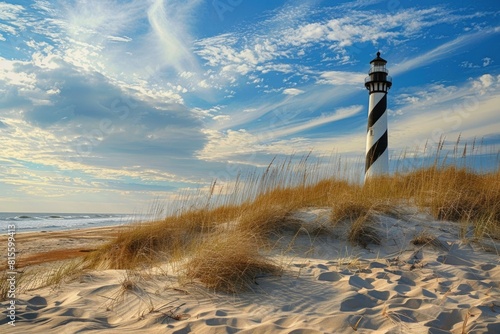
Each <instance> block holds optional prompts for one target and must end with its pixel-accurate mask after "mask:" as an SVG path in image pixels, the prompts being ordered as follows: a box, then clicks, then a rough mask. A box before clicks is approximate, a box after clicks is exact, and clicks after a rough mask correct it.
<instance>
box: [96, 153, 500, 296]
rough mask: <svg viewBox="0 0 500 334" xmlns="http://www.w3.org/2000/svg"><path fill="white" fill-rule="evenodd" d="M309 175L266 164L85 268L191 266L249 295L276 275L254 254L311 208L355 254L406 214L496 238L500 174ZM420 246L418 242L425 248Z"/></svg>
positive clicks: (190, 275) (210, 283) (138, 230)
mask: <svg viewBox="0 0 500 334" xmlns="http://www.w3.org/2000/svg"><path fill="white" fill-rule="evenodd" d="M311 171H314V169H313V168H308V166H307V163H306V160H302V161H301V162H300V163H299V164H298V166H293V165H292V164H291V163H290V161H287V162H284V163H283V164H281V165H278V166H274V167H273V165H272V164H271V165H270V166H269V167H268V169H267V170H266V173H265V174H264V175H262V176H260V177H257V176H256V175H252V176H251V177H250V182H246V183H245V184H244V185H243V183H244V182H243V181H242V179H239V180H238V182H239V184H237V185H236V186H235V187H234V191H233V192H232V193H231V194H230V195H226V196H220V197H219V199H218V201H219V202H217V201H216V203H215V204H213V203H212V204H210V205H209V204H208V202H207V204H206V205H204V206H203V207H202V208H199V209H191V210H186V211H184V212H181V213H179V214H177V215H173V216H169V217H167V218H165V219H162V220H158V221H155V222H150V223H147V224H142V225H138V226H134V227H132V228H131V229H130V230H128V231H125V232H123V233H122V234H121V235H120V236H119V237H118V238H117V239H116V240H114V241H113V242H111V243H109V244H108V245H106V246H104V247H102V248H101V249H99V250H98V251H97V252H94V253H93V254H90V255H89V257H88V258H87V264H88V265H89V266H90V267H93V268H95V267H106V268H120V269H130V268H135V267H137V266H138V265H139V264H141V265H151V264H153V263H155V262H157V261H169V260H178V259H189V260H186V261H184V262H183V263H184V266H183V269H182V271H183V272H184V275H185V278H187V279H188V280H197V281H199V282H201V283H203V284H204V285H206V286H207V287H209V288H213V289H215V290H219V291H226V292H236V291H239V290H241V289H245V288H248V287H250V286H251V282H252V280H254V279H255V277H256V276H258V275H261V274H265V273H268V274H269V273H276V272H277V271H278V268H277V267H276V265H275V264H273V263H271V262H270V261H269V260H268V259H266V258H265V257H263V256H262V252H261V251H262V250H264V249H266V247H269V245H270V244H272V242H271V241H272V240H275V239H276V237H279V236H280V235H282V234H283V233H285V232H291V233H292V234H294V233H298V232H299V230H301V226H300V223H298V222H297V221H296V220H294V219H293V213H294V212H296V211H297V210H299V209H303V208H310V207H329V208H331V216H330V224H331V226H332V227H334V226H336V225H337V224H344V225H346V226H348V228H349V232H348V234H347V235H345V237H346V238H347V239H348V240H349V241H350V242H352V243H353V244H358V245H361V246H366V245H367V244H369V243H375V244H376V243H378V242H380V239H379V237H378V236H377V232H376V231H375V230H374V229H373V226H372V225H373V224H372V222H373V221H375V220H376V219H377V216H378V215H380V214H389V215H397V214H398V209H399V208H401V206H405V205H406V206H408V205H409V206H417V207H418V208H420V209H421V210H425V211H426V212H429V213H431V214H432V215H433V217H434V218H435V219H437V220H450V221H457V222H462V223H465V224H468V225H470V226H472V228H473V231H474V237H475V238H482V237H490V238H496V239H500V170H497V171H494V172H488V173H475V172H472V171H470V170H467V169H466V168H465V167H463V168H459V167H456V166H446V165H444V164H443V165H441V166H438V165H437V164H434V165H432V166H430V167H421V168H419V169H417V170H414V171H412V172H409V173H396V174H394V175H392V176H387V177H381V178H377V179H371V180H369V181H367V182H365V184H359V183H355V182H347V181H345V180H341V179H335V178H326V179H321V178H320V177H318V176H313V177H312V178H311V175H310V174H308V173H312V172H311ZM215 188H216V187H215V183H214V185H213V186H212V187H211V190H210V193H209V198H210V199H213V198H215V197H216V196H215ZM273 238H274V239H273ZM426 239H427V238H422V240H415V243H417V244H419V243H428V242H430V241H429V240H430V239H429V240H426ZM431 241H432V240H431Z"/></svg>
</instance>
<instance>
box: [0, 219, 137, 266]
mask: <svg viewBox="0 0 500 334" xmlns="http://www.w3.org/2000/svg"><path fill="white" fill-rule="evenodd" d="M129 226H131V225H130V224H125V225H111V226H100V227H92V228H79V229H72V230H58V231H37V232H19V233H16V234H15V245H16V247H15V248H16V252H15V253H16V269H24V268H26V267H29V266H35V265H40V264H44V263H48V262H55V261H63V260H69V259H73V258H77V257H82V256H85V255H86V254H87V253H88V252H91V251H93V250H95V249H97V248H98V247H100V246H101V245H103V244H105V243H106V242H108V241H110V240H112V239H113V238H115V237H117V236H118V234H119V233H120V232H121V231H122V230H123V229H124V228H127V227H129ZM7 240H8V235H7V233H3V234H2V235H0V252H1V253H0V254H7V244H8V242H7ZM6 268H7V261H4V263H2V264H1V265H0V270H5V269H6Z"/></svg>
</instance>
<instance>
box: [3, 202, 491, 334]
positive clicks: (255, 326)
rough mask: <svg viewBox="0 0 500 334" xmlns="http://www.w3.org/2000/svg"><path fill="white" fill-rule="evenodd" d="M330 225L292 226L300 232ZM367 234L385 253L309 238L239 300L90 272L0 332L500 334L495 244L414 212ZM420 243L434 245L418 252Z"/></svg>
mask: <svg viewBox="0 0 500 334" xmlns="http://www.w3.org/2000/svg"><path fill="white" fill-rule="evenodd" d="M327 217H328V210H327V209H310V210H303V211H301V212H298V213H297V214H296V215H295V217H294V219H297V220H300V221H302V223H303V224H304V226H305V228H306V229H307V226H312V225H315V224H316V225H317V224H323V223H324V222H325V221H326V220H327ZM374 224H375V226H374V227H375V228H376V230H377V234H378V235H379V237H380V239H381V240H380V241H381V242H380V245H374V244H369V245H368V246H367V247H366V248H362V247H359V246H356V247H354V246H352V245H350V244H349V243H347V242H346V241H345V238H343V236H342V233H343V230H342V226H339V227H338V230H337V231H335V232H336V233H334V234H333V235H330V234H328V235H323V236H319V237H318V238H316V239H315V240H314V242H313V244H312V245H311V242H312V241H311V237H310V236H309V235H308V234H307V233H304V234H303V235H301V236H300V237H299V238H297V239H296V241H295V244H294V250H293V251H290V252H288V253H286V254H281V253H279V254H278V253H277V254H272V253H271V254H269V256H270V257H272V258H273V259H274V260H275V261H276V263H280V264H282V265H283V266H284V269H285V270H284V271H283V274H282V275H281V276H268V277H260V278H257V279H256V282H255V283H256V284H255V285H254V286H253V291H250V292H245V293H241V294H239V295H227V294H215V293H213V292H211V291H207V290H206V289H204V288H203V287H202V286H201V285H199V284H196V282H193V283H190V284H182V283H185V282H180V281H179V279H178V277H177V273H176V272H175V270H174V267H173V266H172V265H171V264H164V265H163V266H161V267H158V268H156V269H148V270H144V271H142V272H126V271H123V270H105V271H94V272H88V273H86V274H84V275H81V276H80V277H78V278H77V279H75V280H73V281H71V282H68V283H64V284H62V285H61V286H59V287H46V288H43V289H38V290H33V291H29V292H27V293H24V294H22V295H20V296H18V300H17V305H18V306H17V307H18V309H17V316H18V318H17V322H16V327H15V329H14V330H13V328H11V327H10V326H9V325H8V324H6V322H7V321H8V320H7V319H6V317H5V316H4V319H2V320H1V327H0V332H2V333H12V332H19V333H21V332H22V333H91V332H98V333H179V334H180V333H207V334H208V333H294V334H295V333H303V334H316V333H354V332H358V333H432V334H441V333H500V266H499V259H500V258H499V253H498V251H500V242H496V241H494V240H487V241H485V242H484V243H478V242H472V241H471V239H468V238H461V237H460V235H459V233H460V226H459V225H458V224H456V223H450V222H437V221H434V220H432V219H431V218H430V217H429V216H427V215H425V214H422V213H417V212H412V211H410V210H406V211H405V213H403V214H402V215H401V216H398V217H392V216H380V217H379V220H378V222H376V223H374ZM422 232H426V233H427V234H428V235H432V236H434V239H432V240H429V242H427V243H426V244H423V245H414V244H413V243H412V242H411V241H412V240H413V239H414V238H415V236H417V235H419V234H422ZM334 236H336V237H334ZM6 306H7V303H6V302H3V303H2V308H3V309H6ZM4 314H5V312H4Z"/></svg>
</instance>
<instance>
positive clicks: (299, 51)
mask: <svg viewBox="0 0 500 334" xmlns="http://www.w3.org/2000/svg"><path fill="white" fill-rule="evenodd" d="M377 51H380V52H381V55H382V57H383V58H384V59H386V60H387V61H388V63H387V68H388V69H389V72H390V73H389V74H390V75H391V76H392V78H393V86H392V88H391V90H390V92H389V95H388V111H387V112H388V122H389V149H390V155H391V164H392V165H394V162H395V161H399V162H400V163H401V160H402V159H403V160H404V159H410V156H411V154H408V155H404V157H403V158H401V156H402V155H401V152H404V151H405V150H407V151H408V152H413V153H412V154H417V155H418V154H419V152H420V153H422V152H423V149H424V148H425V149H426V150H429V148H431V149H432V148H433V147H437V145H438V143H439V141H440V138H444V139H445V144H446V145H453V143H454V142H456V141H457V139H458V138H460V141H461V142H463V143H464V142H469V143H472V142H473V141H474V140H476V141H477V143H481V145H477V146H476V149H475V150H472V151H471V149H470V147H471V146H469V152H468V154H469V155H477V156H479V157H481V156H488V154H489V155H490V156H491V155H493V156H494V155H495V154H498V152H499V144H500V131H499V129H500V113H499V108H500V107H499V106H500V57H499V54H500V2H499V1H497V0H481V1H461V0H459V1H456V0H455V1H441V0H440V1H431V0H420V1H411V0H408V1H406V0H405V1H403V0H384V1H382V0H357V1H342V0H339V1H333V0H330V1H327V0H323V1H320V0H301V1H298V0H297V1H293V0H275V1H267V0H252V1H250V0H136V1H126V0H81V1H77V0H64V1H63V0H61V1H57V0H54V1H52V0H51V1H45V0H40V1H20V0H18V1H15V0H12V1H8V2H2V1H1V0H0V211H7V212H120V213H129V212H143V211H144V210H145V209H146V208H147V207H148V206H150V205H151V203H153V202H155V201H160V202H161V203H167V205H168V201H169V199H173V198H176V196H177V194H179V193H183V192H189V191H190V189H198V190H200V189H204V188H207V187H210V184H211V183H212V181H213V180H214V179H217V180H219V184H224V182H226V183H228V184H229V183H230V182H231V180H234V179H235V178H236V177H237V175H238V174H239V173H241V172H242V171H246V170H253V169H259V168H265V166H267V165H268V164H269V163H270V162H271V161H272V159H273V158H274V157H276V158H277V159H285V158H286V157H287V156H290V155H293V156H297V157H301V156H305V155H307V154H310V157H311V159H319V160H320V161H323V163H325V162H326V163H328V161H331V159H332V158H331V157H332V155H335V156H338V157H342V159H344V161H353V162H357V163H353V165H352V166H353V168H360V170H359V174H360V175H362V173H363V171H362V170H361V168H362V166H363V163H360V162H362V160H363V159H364V158H363V156H364V151H365V135H366V122H367V112H368V110H367V109H368V91H367V90H366V89H365V87H364V78H365V77H366V76H367V73H368V70H369V67H370V65H369V62H370V60H372V59H373V58H374V57H375V54H376V52H377ZM478 146H480V147H479V148H477V147H478ZM485 152H486V153H485ZM492 161H493V164H495V163H498V159H497V160H494V159H493V160H492ZM489 164H490V165H488V166H486V167H488V168H491V167H492V166H491V162H490V163H489ZM410 165H411V164H410ZM356 166H357V167H356ZM483 167H484V166H483ZM495 167H497V166H493V168H495Z"/></svg>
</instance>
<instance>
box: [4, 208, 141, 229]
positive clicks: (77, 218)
mask: <svg viewBox="0 0 500 334" xmlns="http://www.w3.org/2000/svg"><path fill="white" fill-rule="evenodd" d="M145 218H146V217H144V216H139V215H132V214H97V213H95V214H92V213H84V214H82V213H22V212H0V232H1V233H7V230H8V225H15V230H16V233H20V232H37V231H59V230H74V229H81V228H93V227H101V226H116V225H124V224H130V223H133V222H137V221H139V220H144V219H145Z"/></svg>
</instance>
